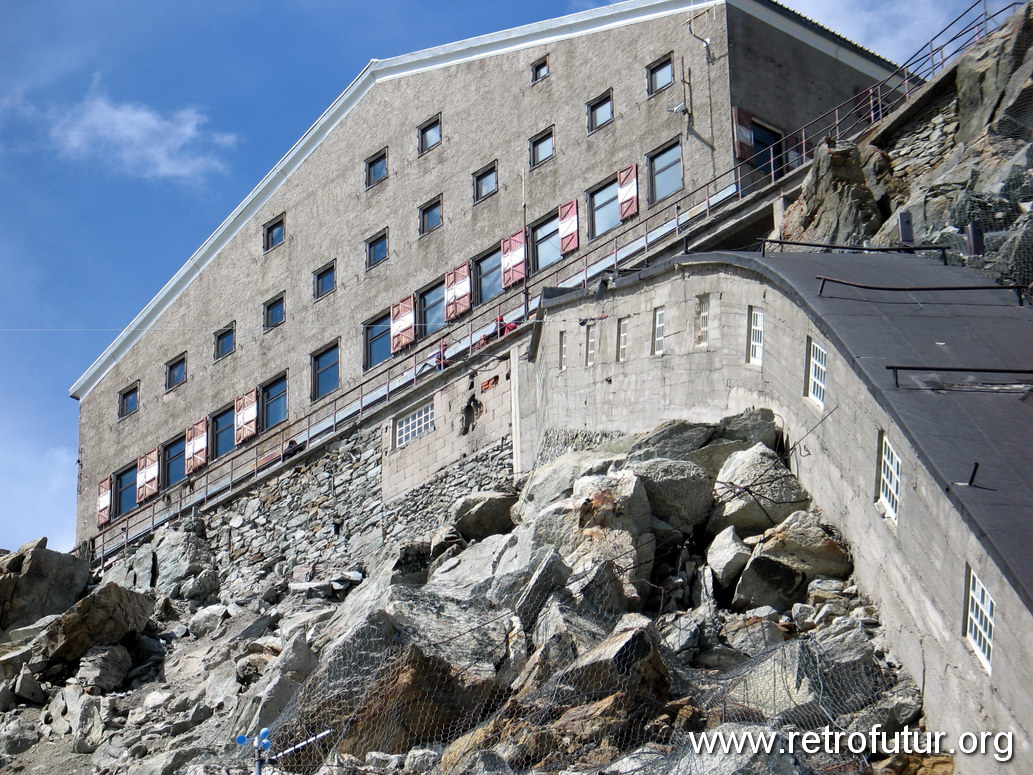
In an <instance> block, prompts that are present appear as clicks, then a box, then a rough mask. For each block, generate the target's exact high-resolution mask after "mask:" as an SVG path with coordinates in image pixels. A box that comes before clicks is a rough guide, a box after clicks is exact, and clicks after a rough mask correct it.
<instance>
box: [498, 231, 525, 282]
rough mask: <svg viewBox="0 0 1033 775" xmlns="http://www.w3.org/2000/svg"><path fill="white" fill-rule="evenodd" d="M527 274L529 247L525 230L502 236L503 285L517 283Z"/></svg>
mask: <svg viewBox="0 0 1033 775" xmlns="http://www.w3.org/2000/svg"><path fill="white" fill-rule="evenodd" d="M526 274H527V249H526V246H525V244H524V230H523V229H521V230H520V231H518V232H515V233H513V234H511V235H510V236H508V237H503V238H502V287H503V288H508V287H510V286H511V285H516V284H517V283H518V282H520V281H521V280H523V279H524V276H525V275H526Z"/></svg>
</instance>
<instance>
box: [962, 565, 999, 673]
mask: <svg viewBox="0 0 1033 775" xmlns="http://www.w3.org/2000/svg"><path fill="white" fill-rule="evenodd" d="M996 608H997V606H996V604H995V603H994V599H993V598H992V597H990V593H989V592H987V590H986V587H984V586H983V582H981V581H980V580H979V577H978V576H977V575H976V574H975V572H974V571H973V570H972V569H971V568H969V569H968V601H967V604H966V606H965V611H966V617H965V619H966V626H965V636H966V638H967V639H968V642H969V643H970V644H971V646H972V648H973V649H975V652H976V656H978V657H979V661H980V662H982V663H983V667H985V668H986V671H987V672H988V673H989V672H990V660H991V657H993V653H994V614H995V613H996Z"/></svg>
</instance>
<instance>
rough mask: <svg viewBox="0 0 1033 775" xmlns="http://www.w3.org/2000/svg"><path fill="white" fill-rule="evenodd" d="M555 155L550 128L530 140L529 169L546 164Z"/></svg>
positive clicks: (554, 145)
mask: <svg viewBox="0 0 1033 775" xmlns="http://www.w3.org/2000/svg"><path fill="white" fill-rule="evenodd" d="M555 153H556V144H555V141H554V138H553V133H552V127H549V128H548V129H546V130H545V131H544V132H542V133H541V134H539V135H536V136H534V137H532V138H531V167H537V166H538V165H539V164H543V163H544V162H547V161H548V160H549V159H551V158H552V157H553V155H554V154H555Z"/></svg>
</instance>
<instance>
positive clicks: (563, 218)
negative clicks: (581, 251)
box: [559, 199, 578, 255]
mask: <svg viewBox="0 0 1033 775" xmlns="http://www.w3.org/2000/svg"><path fill="white" fill-rule="evenodd" d="M559 215H560V254H561V255H564V254H567V253H571V252H573V251H575V250H577V245H578V241H577V239H578V224H577V200H576V199H571V200H570V201H569V202H564V203H563V204H561V205H560V212H559Z"/></svg>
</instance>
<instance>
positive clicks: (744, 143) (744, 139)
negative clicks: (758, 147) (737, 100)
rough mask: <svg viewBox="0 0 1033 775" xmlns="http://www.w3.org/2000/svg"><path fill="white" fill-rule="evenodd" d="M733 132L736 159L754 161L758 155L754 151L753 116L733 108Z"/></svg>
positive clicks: (740, 109)
mask: <svg viewBox="0 0 1033 775" xmlns="http://www.w3.org/2000/svg"><path fill="white" fill-rule="evenodd" d="M732 130H733V133H734V134H733V136H732V140H733V141H734V142H733V146H734V148H735V158H736V159H737V160H739V161H746V160H747V159H752V158H753V156H754V154H755V153H756V152H755V151H754V149H753V116H751V115H750V114H749V113H747V112H746V111H745V110H743V109H742V108H732Z"/></svg>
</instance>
